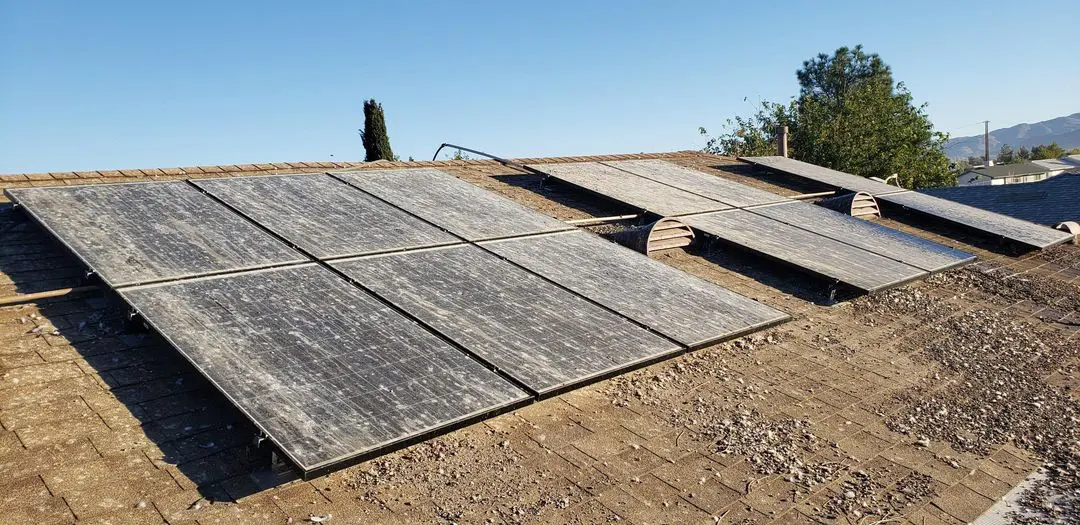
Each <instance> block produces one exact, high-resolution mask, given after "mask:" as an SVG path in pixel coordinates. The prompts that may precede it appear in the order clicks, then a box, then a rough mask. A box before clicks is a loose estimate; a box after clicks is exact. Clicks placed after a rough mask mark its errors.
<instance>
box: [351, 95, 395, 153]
mask: <svg viewBox="0 0 1080 525" xmlns="http://www.w3.org/2000/svg"><path fill="white" fill-rule="evenodd" d="M360 138H361V140H363V142H364V152H365V156H364V160H366V161H368V162H371V161H373V160H397V158H396V157H394V152H393V150H391V149H390V136H389V135H388V134H387V133H386V120H385V117H384V116H383V108H382V104H380V103H378V102H375V99H371V100H366V101H364V129H362V130H360Z"/></svg>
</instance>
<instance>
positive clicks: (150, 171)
mask: <svg viewBox="0 0 1080 525" xmlns="http://www.w3.org/2000/svg"><path fill="white" fill-rule="evenodd" d="M139 171H142V172H143V174H145V175H146V176H147V177H159V176H161V175H164V174H165V172H163V171H161V170H160V169H158V168H147V169H142V170H139Z"/></svg>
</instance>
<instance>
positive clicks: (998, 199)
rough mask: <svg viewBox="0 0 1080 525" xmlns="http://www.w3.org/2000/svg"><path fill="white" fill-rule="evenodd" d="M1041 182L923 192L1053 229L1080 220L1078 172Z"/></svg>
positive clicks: (960, 187)
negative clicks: (1066, 222) (1058, 225)
mask: <svg viewBox="0 0 1080 525" xmlns="http://www.w3.org/2000/svg"><path fill="white" fill-rule="evenodd" d="M1076 171H1077V172H1076V173H1075V174H1070V173H1062V174H1061V175H1058V176H1056V177H1051V178H1049V179H1046V180H1044V181H1040V182H1031V183H1028V184H1001V185H997V186H956V187H953V188H937V189H928V190H922V191H923V193H928V194H930V195H933V196H935V197H941V198H943V199H949V200H951V201H955V202H959V203H961V204H967V205H969V206H975V207H976V208H982V209H984V210H989V211H992V212H997V213H1001V214H1003V215H1009V216H1012V217H1016V218H1018V219H1024V220H1026V221H1031V222H1036V223H1039V224H1047V225H1050V226H1054V225H1057V224H1060V223H1062V222H1064V221H1075V220H1080V170H1076Z"/></svg>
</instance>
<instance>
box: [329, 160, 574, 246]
mask: <svg viewBox="0 0 1080 525" xmlns="http://www.w3.org/2000/svg"><path fill="white" fill-rule="evenodd" d="M334 176H336V177H339V178H340V179H341V180H344V181H346V182H348V183H349V184H352V185H353V186H356V187H357V188H360V189H362V190H364V191H366V192H368V193H370V194H372V195H375V196H376V197H379V198H380V199H384V200H386V201H387V202H389V203H390V204H393V205H394V206H397V207H399V208H401V209H403V210H405V211H407V212H409V213H412V214H413V215H416V216H418V217H421V218H423V219H424V220H426V221H429V222H431V223H432V224H435V225H436V226H439V227H440V228H444V229H446V230H448V231H450V232H451V233H454V234H456V235H458V236H460V237H464V238H465V239H467V240H470V241H479V240H484V239H493V238H498V237H511V236H514V235H524V234H530V233H543V232H553V231H560V230H569V229H572V228H573V227H572V226H570V225H568V224H566V223H564V222H562V221H559V220H556V219H553V218H551V217H548V216H547V215H544V214H541V213H539V212H536V211H534V210H531V209H529V208H526V207H525V206H522V205H521V204H518V203H516V202H514V201H512V200H510V199H507V198H505V197H502V196H499V195H496V194H494V193H492V192H490V191H487V190H484V189H482V188H478V187H476V186H474V185H472V184H469V183H468V182H465V181H463V180H460V179H458V178H457V177H454V176H453V175H450V174H447V173H443V172H441V171H439V170H435V169H430V168H423V169H410V170H372V171H357V172H350V173H340V174H335V175H334Z"/></svg>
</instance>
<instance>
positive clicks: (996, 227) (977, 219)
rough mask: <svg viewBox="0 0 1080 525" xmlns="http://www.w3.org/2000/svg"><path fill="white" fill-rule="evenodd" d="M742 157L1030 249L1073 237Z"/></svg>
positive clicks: (879, 186)
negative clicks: (859, 192) (858, 192)
mask: <svg viewBox="0 0 1080 525" xmlns="http://www.w3.org/2000/svg"><path fill="white" fill-rule="evenodd" d="M739 160H742V161H745V162H749V163H751V164H754V165H756V166H760V167H762V168H765V169H769V170H771V171H775V172H778V173H783V174H786V175H791V176H795V177H800V178H802V179H806V180H810V181H814V182H818V183H820V184H825V185H827V186H831V187H834V188H842V189H845V190H848V191H863V192H867V193H870V194H871V195H873V196H874V197H875V198H876V199H877V201H878V202H879V203H881V202H883V203H886V204H887V205H891V206H892V208H893V211H907V212H914V213H915V214H917V215H919V216H922V217H924V218H932V219H936V220H939V221H942V222H944V223H947V224H950V225H953V226H958V227H961V228H963V229H965V230H967V231H971V232H976V233H979V234H981V235H983V236H991V237H996V238H999V239H1002V240H1005V241H1008V242H1010V243H1012V244H1013V245H1016V246H1020V247H1023V248H1025V249H1028V250H1032V249H1038V250H1042V249H1046V248H1049V247H1051V246H1055V245H1057V244H1061V243H1064V242H1067V241H1069V240H1070V236H1069V235H1068V234H1063V233H1062V232H1060V231H1057V230H1055V229H1053V228H1048V227H1046V226H1042V225H1039V224H1034V223H1031V222H1027V221H1024V220H1021V219H1017V218H1015V217H1009V216H1007V215H1001V214H998V213H994V212H990V211H986V210H983V209H980V208H975V207H973V206H967V205H964V204H960V203H957V202H953V201H950V200H946V199H941V198H938V197H934V196H931V195H927V194H924V193H919V192H915V191H911V190H906V189H904V188H900V187H896V186H890V185H888V184H884V183H882V182H877V181H874V180H870V179H867V178H865V177H860V176H858V175H852V174H850V173H844V172H842V171H836V170H832V169H828V168H824V167H822V166H817V165H814V164H810V163H807V162H802V161H798V160H795V159H790V158H787V157H778V156H766V157H740V159H739Z"/></svg>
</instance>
